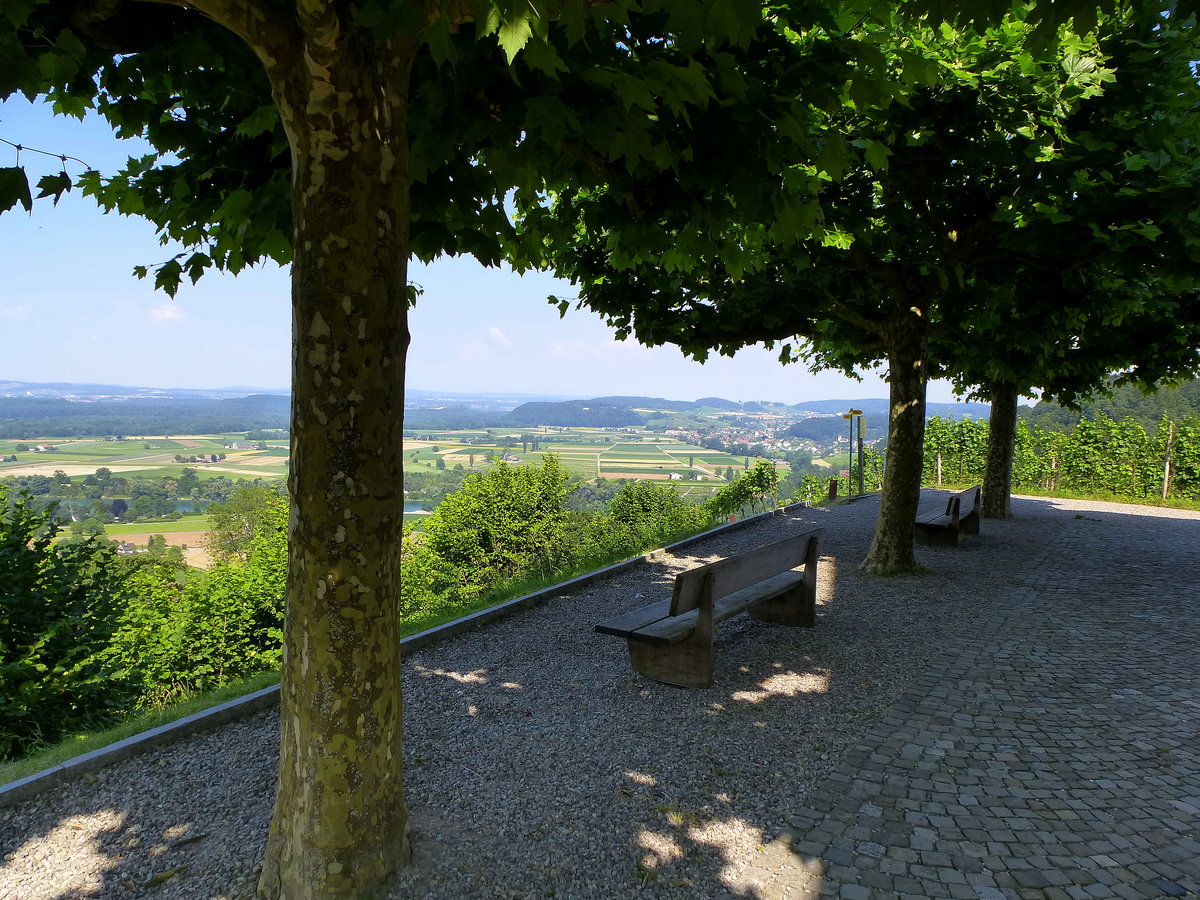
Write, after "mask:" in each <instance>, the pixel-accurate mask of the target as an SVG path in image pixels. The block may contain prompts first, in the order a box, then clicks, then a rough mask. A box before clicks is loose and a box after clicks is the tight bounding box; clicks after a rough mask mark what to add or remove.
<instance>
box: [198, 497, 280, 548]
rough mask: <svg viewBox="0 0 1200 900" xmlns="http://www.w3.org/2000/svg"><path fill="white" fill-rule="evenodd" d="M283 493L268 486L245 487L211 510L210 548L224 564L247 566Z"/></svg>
mask: <svg viewBox="0 0 1200 900" xmlns="http://www.w3.org/2000/svg"><path fill="white" fill-rule="evenodd" d="M277 500H279V492H278V491H276V490H275V489H273V488H270V487H267V486H266V485H254V484H245V485H241V486H239V487H237V488H236V489H234V491H233V493H231V494H230V495H229V499H228V500H226V501H225V502H224V503H213V504H211V505H210V506H209V507H208V515H209V516H210V519H209V526H208V536H207V546H208V549H209V552H211V553H212V554H213V556H214V557H216V558H217V559H220V560H226V561H233V560H239V561H242V562H244V561H245V560H246V559H247V558H248V557H249V553H250V550H251V548H252V546H253V545H254V542H255V540H256V539H257V537H258V535H259V532H260V531H261V530H262V528H263V527H264V523H265V522H268V521H269V518H268V517H269V515H270V513H271V511H272V510H273V509H275V501H277Z"/></svg>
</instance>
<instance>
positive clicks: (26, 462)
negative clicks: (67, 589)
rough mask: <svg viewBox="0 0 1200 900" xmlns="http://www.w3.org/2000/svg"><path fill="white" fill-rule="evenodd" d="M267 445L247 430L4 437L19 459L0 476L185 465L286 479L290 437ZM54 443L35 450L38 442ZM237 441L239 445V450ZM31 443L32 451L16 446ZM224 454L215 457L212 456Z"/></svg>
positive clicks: (2, 446)
mask: <svg viewBox="0 0 1200 900" xmlns="http://www.w3.org/2000/svg"><path fill="white" fill-rule="evenodd" d="M266 443H267V449H266V450H258V449H255V448H254V446H252V445H251V442H247V441H246V439H245V435H185V436H180V437H172V438H157V439H155V438H128V439H126V440H123V441H106V440H97V439H94V438H77V439H76V438H55V437H42V438H36V439H29V440H22V441H12V440H4V441H0V457H11V456H16V457H17V460H16V462H0V476H5V475H53V474H54V473H55V472H60V471H61V472H62V473H64V474H65V475H69V476H71V477H72V478H74V477H77V476H81V475H91V474H93V473H94V472H95V471H96V470H97V469H99V468H106V469H108V470H110V471H111V472H113V473H114V474H121V475H147V476H162V475H168V474H176V473H178V472H179V471H181V470H182V467H183V466H185V465H186V466H190V467H191V468H194V469H196V470H197V471H198V472H199V474H200V476H201V477H204V474H205V473H206V472H211V473H213V474H216V473H220V474H223V475H228V476H230V477H239V476H240V477H242V478H282V477H284V476H286V475H287V463H288V458H289V457H290V455H291V451H290V450H289V448H288V445H287V442H286V441H268V442H266ZM39 445H40V446H43V447H48V448H53V449H46V450H41V451H39V450H37V449H35V448H36V447H38V446H39ZM235 445H237V448H236V449H235ZM20 446H27V447H29V448H30V449H28V450H19V449H18V447H20ZM221 454H224V455H225V458H224V459H221V460H219V461H217V462H213V461H212V459H211V458H212V457H213V456H214V455H216V456H219V455H221ZM176 456H182V457H185V458H187V457H192V456H196V457H206V458H207V459H206V461H204V462H182V463H181V462H179V461H178V460H176V459H175V457H176Z"/></svg>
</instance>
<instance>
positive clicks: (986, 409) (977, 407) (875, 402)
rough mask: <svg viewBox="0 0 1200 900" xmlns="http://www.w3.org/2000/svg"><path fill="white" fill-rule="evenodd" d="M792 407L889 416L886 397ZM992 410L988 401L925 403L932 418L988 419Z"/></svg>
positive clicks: (829, 412) (804, 404)
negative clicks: (855, 411)
mask: <svg viewBox="0 0 1200 900" xmlns="http://www.w3.org/2000/svg"><path fill="white" fill-rule="evenodd" d="M791 408H792V409H797V410H803V411H807V412H814V413H825V414H837V415H841V414H842V413H844V412H847V411H849V410H851V409H861V410H862V411H863V414H864V415H866V416H867V417H868V421H869V420H870V417H871V416H883V417H884V418H887V414H888V400H887V399H885V398H872V399H867V400H862V399H859V400H809V401H806V402H804V403H797V404H795V405H794V406H792V407H791ZM991 410H992V408H991V406H989V405H988V404H987V403H926V404H925V415H926V416H928V417H930V418H932V417H933V416H941V417H942V418H943V419H950V418H953V419H968V418H969V419H986V418H987V417H988V415H989V414H990V413H991Z"/></svg>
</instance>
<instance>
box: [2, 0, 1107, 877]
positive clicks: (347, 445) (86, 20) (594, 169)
mask: <svg viewBox="0 0 1200 900" xmlns="http://www.w3.org/2000/svg"><path fill="white" fill-rule="evenodd" d="M892 6H893V4H885V3H879V2H873V0H846V2H836V0H826V2H816V3H804V4H796V5H792V4H772V5H771V6H770V7H766V8H764V7H763V6H761V5H760V4H758V3H753V2H747V0H708V2H701V0H644V2H640V3H635V2H632V0H613V2H609V3H603V2H601V3H593V2H591V0H560V2H554V3H545V4H543V3H540V2H538V3H534V2H530V0H522V2H517V3H500V2H489V0H480V2H472V0H465V2H461V3H454V4H442V3H437V2H433V0H429V2H424V3H422V2H415V0H414V2H408V0H394V2H393V0H357V2H352V0H339V2H332V0H306V2H303V3H290V2H284V0H271V2H268V0H247V2H234V0H188V2H186V3H184V2H182V0H179V2H173V0H163V2H159V3H154V2H121V0H73V2H61V0H55V2H50V0H6V2H5V4H4V8H3V15H2V18H0V23H2V24H0V96H2V97H7V96H9V95H10V94H12V93H13V92H15V91H22V92H24V93H26V94H27V95H29V96H31V97H33V96H39V95H45V96H46V97H47V98H48V99H49V101H50V102H51V103H53V104H54V106H55V108H56V109H57V110H58V111H60V112H63V113H66V114H72V115H79V114H81V113H83V111H84V110H86V109H89V108H94V109H96V110H98V111H99V112H100V113H101V114H102V115H104V116H105V117H107V118H108V119H109V121H110V122H111V123H112V124H113V126H114V128H115V130H116V131H117V133H118V134H119V135H124V134H140V135H142V136H143V137H145V138H147V139H148V140H149V141H150V143H151V144H152V146H153V147H154V148H155V153H153V154H150V155H147V156H145V157H142V158H139V159H135V160H131V161H130V163H129V165H128V166H127V167H126V168H125V169H124V170H123V171H122V172H121V173H118V174H117V175H115V176H102V175H100V174H98V173H91V172H88V173H84V175H82V176H80V177H72V176H64V175H62V174H57V173H51V174H49V175H47V176H46V177H45V178H42V179H41V180H40V181H39V182H38V185H37V191H38V193H39V194H40V195H42V196H45V197H47V198H53V197H55V196H58V195H59V194H61V192H63V191H65V190H68V189H71V188H73V187H79V188H82V189H83V190H84V191H86V192H87V193H89V194H91V195H94V196H95V197H96V198H97V200H98V201H99V202H100V203H101V204H102V205H104V206H106V207H107V208H110V209H116V210H118V211H121V212H124V213H128V214H134V215H140V216H144V217H146V218H148V219H150V220H151V221H153V222H154V223H155V224H156V225H157V226H158V228H159V229H160V231H161V234H162V235H163V237H164V238H165V239H166V240H168V241H178V242H180V243H181V244H182V245H183V246H184V248H185V250H184V251H183V252H182V253H180V254H179V255H178V256H175V257H173V258H172V259H170V260H168V261H167V262H166V263H164V264H161V265H157V266H154V267H153V269H154V279H155V282H156V283H157V284H158V285H159V286H161V287H162V288H163V289H164V290H167V291H168V292H170V291H173V290H174V289H175V287H176V285H178V283H179V281H180V280H181V279H182V278H184V277H187V278H197V277H200V276H201V275H202V274H203V273H204V272H205V271H206V270H208V269H210V268H213V267H217V268H221V269H225V270H228V271H233V272H236V271H238V270H240V269H241V268H242V267H244V266H246V265H249V264H252V263H253V262H255V261H256V260H259V259H266V258H270V259H275V260H277V261H280V262H287V261H290V262H291V265H292V284H293V290H292V300H293V311H294V317H293V322H294V326H293V384H292V389H293V394H292V398H293V404H292V424H291V431H292V435H293V438H294V442H295V447H294V453H293V457H292V475H291V479H290V494H291V498H292V502H293V504H294V514H293V516H292V518H291V525H290V532H289V568H288V587H287V612H286V622H285V629H284V632H285V646H286V653H285V660H284V667H283V682H282V691H281V719H282V728H281V750H282V752H281V764H280V782H279V789H278V800H277V805H276V812H275V819H274V822H273V824H272V828H271V836H270V840H269V844H268V849H267V856H266V860H265V864H264V868H263V875H262V880H261V882H260V888H259V890H260V893H261V894H262V895H263V896H266V897H279V896H286V897H289V898H304V897H344V896H354V895H358V894H361V893H364V892H369V891H372V890H374V889H375V887H376V886H377V885H379V884H380V883H381V881H382V880H383V879H384V878H386V876H387V874H388V873H389V872H391V871H392V870H394V868H395V867H396V866H397V865H400V864H401V863H402V861H403V859H404V857H405V853H406V849H405V848H406V839H405V825H406V811H405V807H404V798H403V789H402V781H403V778H402V775H403V773H402V767H401V754H400V753H399V744H400V740H401V728H402V717H401V690H400V643H399V634H398V610H399V606H400V594H399V581H400V568H399V558H400V549H399V548H400V537H401V529H402V512H403V489H402V484H403V472H402V463H403V457H402V449H401V448H402V428H403V422H402V417H401V416H399V415H397V414H396V412H395V411H396V410H400V409H402V408H403V387H404V376H405V352H406V348H407V346H408V343H409V340H410V335H409V332H408V325H407V316H406V314H407V309H408V305H409V303H410V302H411V301H412V300H413V296H414V293H413V292H412V291H411V290H410V288H409V286H408V280H407V263H408V259H409V257H410V255H416V256H418V257H420V258H422V259H427V258H431V257H433V256H436V255H437V254H439V253H471V254H473V255H475V256H477V257H478V258H479V259H481V260H483V261H484V262H495V261H497V260H498V259H500V258H501V256H502V255H505V254H509V255H512V256H513V257H514V259H516V260H517V261H521V260H522V259H524V260H541V259H544V258H545V259H550V260H553V261H554V262H555V264H556V265H557V264H559V263H560V262H562V261H563V259H564V257H563V256H562V253H563V249H562V248H564V247H572V246H574V245H575V244H576V242H577V239H578V243H580V244H581V246H582V247H583V249H584V251H585V252H586V253H592V252H595V251H596V250H597V249H598V250H600V251H602V252H603V253H605V254H608V255H609V258H610V260H612V261H615V263H616V265H617V267H618V268H622V267H623V266H624V265H625V264H626V263H645V264H653V265H655V266H659V265H665V266H666V267H667V268H666V271H668V272H672V273H675V272H679V273H686V274H687V275H688V277H689V278H693V279H697V280H703V279H702V276H703V275H704V274H705V272H704V270H705V269H706V268H707V267H709V266H710V265H714V264H718V263H719V265H720V266H722V267H723V268H724V270H726V271H727V272H728V273H730V274H733V275H735V277H736V275H737V273H745V272H751V271H752V270H753V269H754V266H753V265H752V264H753V263H754V262H755V260H758V259H762V258H765V257H767V256H769V257H772V258H775V257H777V254H776V253H775V247H776V245H778V246H783V247H786V248H787V250H788V252H789V254H790V253H792V252H794V251H795V249H796V247H797V242H798V241H801V240H805V241H807V240H810V239H813V238H815V239H816V241H817V243H818V245H819V247H820V248H833V249H849V248H845V247H841V248H839V244H845V243H846V238H845V235H847V234H848V233H849V232H848V231H846V230H845V229H844V228H839V227H838V226H837V221H838V220H837V217H836V215H835V213H836V212H837V209H839V208H840V206H841V204H842V203H843V202H845V203H847V204H849V206H848V209H849V208H852V203H851V201H852V197H850V196H848V197H846V198H844V200H843V199H841V198H839V200H838V207H837V208H835V207H831V206H830V205H829V204H828V203H826V204H822V203H821V202H820V196H821V192H822V191H824V190H826V189H827V187H828V186H829V185H837V186H849V187H855V186H858V187H857V188H856V189H859V190H864V189H865V188H864V187H862V186H861V185H865V184H867V183H869V180H865V181H864V180H863V179H857V180H856V179H855V178H844V179H841V180H840V181H839V180H838V179H837V178H836V177H835V176H836V175H837V174H838V173H839V172H842V171H848V170H849V171H852V172H853V173H857V172H858V171H860V169H861V166H860V163H862V162H865V164H866V169H862V171H867V170H869V171H874V172H882V171H884V167H883V166H884V164H885V163H887V159H888V152H887V151H888V150H889V147H888V146H887V145H886V143H884V142H883V140H882V139H881V138H879V137H872V138H870V140H869V141H867V142H865V143H863V144H862V145H861V146H860V145H856V144H855V143H854V141H855V140H857V138H851V137H848V136H847V137H842V136H837V137H826V138H822V137H820V136H819V135H820V134H821V133H820V132H815V131H814V125H815V124H819V123H820V122H821V121H822V117H829V116H836V115H837V113H838V110H839V108H842V107H844V108H845V110H847V111H848V112H849V113H853V114H857V113H859V112H861V111H862V110H865V109H867V108H881V109H886V108H888V107H889V106H890V105H891V101H892V100H893V99H895V96H896V95H895V91H896V90H898V89H899V88H898V87H897V85H907V86H909V87H911V86H912V85H918V84H921V83H922V82H923V81H924V80H925V79H926V78H927V77H928V76H929V74H930V67H929V66H928V65H927V64H925V63H922V62H921V59H922V53H919V52H917V53H912V52H908V51H905V52H900V50H903V48H900V50H897V51H896V52H894V53H892V52H891V51H885V49H884V45H886V43H887V41H888V40H889V38H888V34H889V32H888V29H886V28H882V29H881V28H877V27H868V26H871V25H872V23H875V22H878V21H886V17H887V16H888V15H889V14H890V12H891V9H892ZM1008 6H1009V4H1008V3H1003V2H1000V0H972V2H970V3H967V4H943V3H941V2H940V0H937V2H935V0H922V2H921V3H914V4H911V6H910V7H909V11H910V14H912V15H917V14H919V13H921V12H924V13H928V14H930V15H932V16H933V17H934V20H936V21H941V20H943V19H946V18H949V17H952V16H955V15H965V16H967V17H968V18H976V19H979V20H980V21H989V22H992V21H996V20H997V19H998V18H999V17H1000V16H1001V15H1002V14H1003V12H1004V11H1005V10H1007V8H1008ZM1095 8H1096V4H1095V3H1094V2H1093V3H1085V2H1082V0H1072V2H1066V3H1060V2H1056V3H1044V4H1035V5H1034V7H1033V9H1032V12H1031V14H1030V15H1031V18H1035V19H1036V20H1037V25H1036V27H1035V26H1033V25H1032V24H1031V27H1030V35H1031V37H1038V36H1039V35H1040V37H1039V38H1038V39H1040V40H1042V41H1045V40H1047V39H1048V38H1050V37H1052V36H1053V34H1054V33H1055V29H1056V27H1057V26H1058V25H1059V24H1060V23H1061V22H1062V21H1063V20H1065V18H1068V17H1070V16H1072V15H1075V16H1077V17H1079V18H1080V20H1081V22H1080V25H1079V27H1078V28H1077V31H1079V32H1080V33H1082V32H1084V31H1086V27H1083V26H1085V25H1086V20H1088V19H1089V18H1091V17H1094V15H1095ZM863 23H865V24H863ZM1035 31H1036V34H1035ZM1085 55H1086V54H1085ZM897 62H899V63H900V64H901V65H902V69H901V70H900V71H901V74H900V77H899V81H897V80H896V79H893V78H891V77H890V76H889V67H891V66H894V65H896V64H897ZM980 65H983V63H982V61H981V62H980ZM951 70H953V71H959V69H958V68H956V67H951ZM933 72H934V73H935V74H936V73H937V67H936V66H935V67H933ZM964 72H965V70H964ZM965 74H967V75H970V74H971V73H970V72H965ZM909 87H905V88H904V90H903V91H902V93H908V92H909ZM826 134H827V132H826ZM814 135H816V136H814ZM890 149H891V150H892V152H893V153H894V152H895V148H890ZM814 159H816V160H822V161H821V162H820V164H815V163H814ZM839 167H840V168H839ZM718 186H721V187H722V188H723V189H721V190H718V189H717V187H718ZM566 192H573V193H574V194H575V195H577V196H580V197H586V196H589V195H594V196H597V197H604V198H606V203H605V204H603V205H602V206H601V207H598V210H600V211H602V212H603V215H604V217H605V218H604V219H603V220H601V221H598V222H596V223H595V224H594V225H589V228H591V229H593V230H595V231H599V230H601V229H602V230H603V232H604V233H605V234H607V235H608V236H609V238H610V243H605V242H601V243H600V244H594V243H590V242H589V241H588V240H586V238H587V234H586V233H584V234H581V233H579V232H578V230H577V228H576V224H575V219H574V218H573V217H569V216H568V217H565V218H557V219H556V218H554V217H553V216H551V215H535V213H537V212H538V211H539V210H541V209H542V208H543V207H542V202H543V200H544V198H545V197H546V196H548V195H549V196H566V195H567V193H566ZM32 195H33V190H30V189H29V180H28V177H27V175H26V174H25V172H24V171H22V170H20V169H19V168H8V169H4V170H0V209H3V208H10V207H12V206H14V205H16V204H21V205H23V206H28V205H29V204H31V203H32V202H33V196H32ZM509 198H512V200H513V202H514V204H516V206H517V207H518V208H520V209H523V210H524V211H525V213H526V227H525V228H524V230H523V231H522V233H520V234H517V233H516V232H515V230H514V229H513V227H512V224H511V223H510V221H509V218H508V215H507V212H506V203H507V202H508V200H509ZM663 222H667V223H668V224H672V225H673V227H671V228H669V229H667V230H666V231H665V232H664V230H663ZM681 222H682V223H683V224H680V223H681ZM664 234H669V235H670V237H671V241H672V248H673V249H674V251H675V254H676V255H675V256H673V257H670V256H667V251H668V250H669V249H672V248H668V247H664V246H663V239H664ZM766 251H771V252H770V253H769V254H768V253H766ZM143 274H147V275H149V267H148V268H147V270H146V271H145V272H144V273H143ZM764 321H767V322H768V323H771V324H772V327H774V326H775V325H776V324H778V322H777V317H776V316H774V315H773V314H770V313H769V312H768V313H767V314H765V318H764ZM793 330H794V329H793ZM764 336H765V335H764ZM756 339H761V337H760V338H756ZM714 346H715V345H714Z"/></svg>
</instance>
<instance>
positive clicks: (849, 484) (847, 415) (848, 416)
mask: <svg viewBox="0 0 1200 900" xmlns="http://www.w3.org/2000/svg"><path fill="white" fill-rule="evenodd" d="M855 416H862V410H861V409H852V410H850V412H844V413H842V418H843V419H845V420H846V421H848V422H849V423H850V446H849V448H848V449H849V451H850V469H849V474H848V476H847V478H846V495H847V496H849V495H850V493H851V491H853V490H854V417H855ZM861 421H862V419H861V418H860V419H859V422H860V423H861ZM858 435H859V436H858V492H859V493H860V494H861V493H862V492H863V473H862V427H861V425H860V426H859V432H858Z"/></svg>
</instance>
